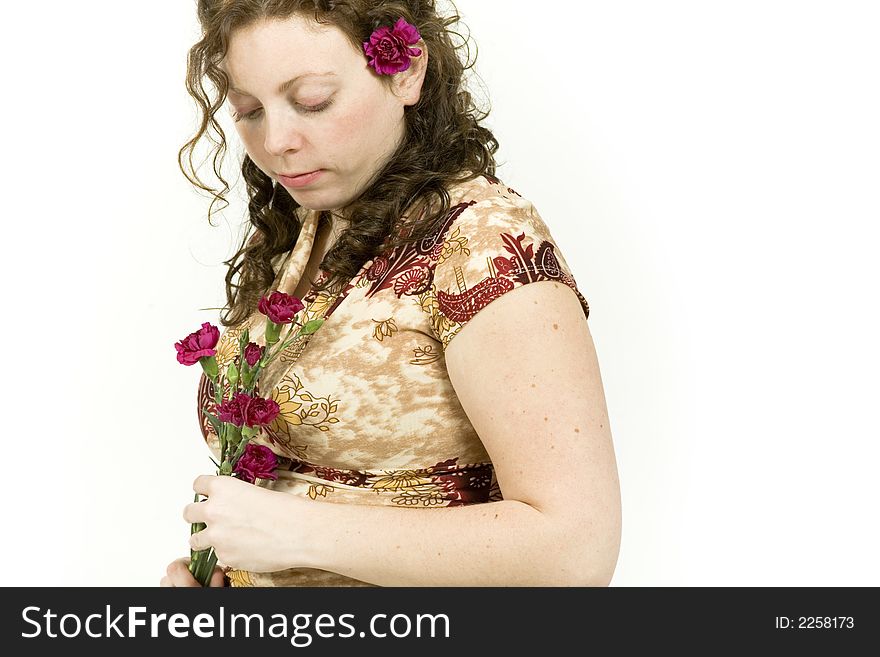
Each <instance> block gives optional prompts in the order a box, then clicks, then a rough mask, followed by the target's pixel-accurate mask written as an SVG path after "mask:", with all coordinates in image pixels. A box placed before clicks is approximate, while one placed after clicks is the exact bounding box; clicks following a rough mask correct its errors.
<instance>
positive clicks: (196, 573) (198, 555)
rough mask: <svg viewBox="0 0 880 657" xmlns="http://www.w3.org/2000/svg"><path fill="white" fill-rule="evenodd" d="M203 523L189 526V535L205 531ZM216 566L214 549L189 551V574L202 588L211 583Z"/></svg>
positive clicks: (195, 500)
mask: <svg viewBox="0 0 880 657" xmlns="http://www.w3.org/2000/svg"><path fill="white" fill-rule="evenodd" d="M193 501H194V502H199V501H200V500H199V494H198V493H196V494H195V497H194V498H193ZM205 527H206V525H205V523H203V522H194V523H192V525H191V526H190V535H192V534H195V533H196V532H200V531H202V530H203V529H205ZM216 565H217V555H216V554H214V548H213V547H210V548H208V549H206V550H192V549H190V551H189V572H190V573H191V574H192V576H193V577H194V578H195V580H196V581H197V582H198V583H199V584H201V585H202V586H208V584H209V583H210V582H211V575H213V574H214V566H216Z"/></svg>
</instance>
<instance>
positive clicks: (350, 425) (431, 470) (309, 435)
mask: <svg viewBox="0 0 880 657" xmlns="http://www.w3.org/2000/svg"><path fill="white" fill-rule="evenodd" d="M449 191H450V198H451V201H452V204H451V208H450V211H449V213H448V214H447V216H446V218H445V221H444V222H442V225H440V227H439V228H438V229H437V230H436V231H435V234H433V235H431V236H430V237H428V238H426V239H424V240H422V241H420V242H419V243H417V244H415V245H407V246H406V247H405V248H401V247H397V248H394V249H389V250H387V251H385V252H383V253H382V254H381V255H379V256H377V257H376V258H374V259H373V260H370V261H368V262H367V263H365V265H364V266H363V267H362V268H361V270H360V271H359V272H358V273H357V274H356V275H355V277H354V278H353V279H352V280H351V281H350V282H349V284H348V285H347V286H346V287H345V288H344V289H343V290H342V292H341V293H339V294H338V295H336V296H332V295H331V294H329V293H327V292H315V290H314V289H312V290H310V291H309V293H308V294H307V295H306V296H305V297H304V298H303V299H302V300H303V303H304V304H305V306H306V307H305V310H304V311H303V313H304V318H301V321H308V320H310V319H314V318H323V319H324V324H323V326H322V327H321V328H320V329H319V330H318V331H317V332H316V333H314V334H313V335H311V336H304V337H302V338H299V340H298V341H297V342H295V343H293V344H292V345H291V346H290V347H288V349H287V350H286V351H285V352H283V353H282V354H280V355H279V356H278V358H276V359H275V361H273V363H272V364H271V365H270V366H269V367H268V368H267V369H266V370H264V371H263V374H262V375H261V378H260V380H259V382H258V387H257V392H258V393H259V394H260V395H262V396H269V395H271V396H272V398H273V399H275V401H276V402H277V403H278V405H279V406H280V408H281V412H280V413H279V415H278V417H277V418H276V420H275V421H274V422H273V424H272V425H271V426H269V427H266V428H265V430H263V431H261V433H260V434H259V435H258V436H257V437H256V438H255V439H254V440H255V442H257V443H260V444H263V445H266V446H268V447H269V448H271V449H272V450H273V451H274V452H275V453H276V454H278V455H279V457H280V467H279V470H278V479H277V481H266V480H262V479H258V480H257V485H261V486H265V487H267V488H271V489H273V490H281V491H285V492H288V493H290V494H292V495H300V496H302V497H304V498H308V499H311V500H315V501H322V502H329V503H334V504H390V505H396V506H400V507H404V508H412V509H417V508H418V509H425V508H437V507H443V506H455V505H463V504H481V503H486V502H492V501H496V500H501V499H502V492H501V490H500V489H499V487H498V483H497V480H496V478H495V475H494V470H493V467H492V462H491V460H490V458H489V455H488V454H487V453H486V450H485V448H484V446H483V444H482V442H481V441H480V437H479V436H478V435H477V433H476V431H475V430H474V428H473V426H472V425H471V423H470V421H469V420H468V417H467V415H466V414H465V412H464V410H463V409H462V407H461V404H460V403H459V401H458V398H457V397H456V394H455V390H454V388H453V387H452V384H451V383H450V381H449V376H448V373H447V371H446V364H445V360H444V356H443V353H444V350H445V349H446V348H447V347H448V346H449V344H450V343H451V341H452V340H454V339H455V337H456V336H457V335H458V334H459V333H460V332H461V330H462V328H463V327H464V326H465V325H466V324H467V322H468V321H470V320H471V319H472V318H473V317H474V316H475V315H476V314H477V313H479V312H480V310H482V309H483V308H485V307H486V306H487V305H488V304H490V303H491V302H492V301H493V300H495V299H497V298H498V297H500V296H501V295H503V294H505V293H507V292H509V291H511V290H513V289H516V288H517V287H520V286H522V285H527V284H529V283H532V282H536V281H542V280H556V281H560V282H562V283H564V284H565V285H567V286H569V287H570V288H571V289H572V291H573V293H574V294H577V297H578V299H579V301H580V303H581V306H582V308H583V311H584V316H585V318H588V317H589V312H590V309H589V305H588V303H587V301H586V299H585V298H584V297H583V296H582V295H581V293H580V291H579V290H578V287H577V284H576V283H575V280H574V278H573V277H572V275H571V271H570V269H569V267H568V265H567V263H566V261H565V258H564V257H563V255H562V253H561V252H560V250H559V248H558V246H557V245H556V243H555V241H554V240H553V238H552V236H551V234H550V231H549V229H548V227H547V225H546V224H545V223H544V221H543V219H542V218H541V217H540V215H539V214H538V212H537V210H536V209H535V207H534V206H533V205H532V203H530V202H529V201H528V200H526V199H525V198H523V197H522V196H521V195H520V194H518V193H517V192H516V191H514V190H513V189H511V188H509V187H507V186H506V185H505V184H504V183H502V182H501V181H500V180H499V179H497V178H494V177H492V176H489V175H481V176H478V177H476V178H474V179H472V180H470V181H467V182H465V183H461V184H459V185H457V186H456V187H455V188H453V189H451V190H449ZM317 220H318V213H317V212H314V211H307V212H305V216H304V223H303V227H302V231H301V233H300V237H299V239H298V241H297V244H296V245H295V246H294V248H293V249H292V251H291V252H289V253H288V254H286V255H285V256H282V257H280V258H279V263H278V265H279V266H278V276H277V277H276V280H275V283H274V287H273V288H272V289H278V290H281V291H284V292H287V293H289V294H292V291H293V290H294V289H295V288H296V285H297V283H298V282H299V280H300V276H301V275H302V272H303V270H304V268H305V265H306V263H307V262H308V260H309V256H310V254H311V248H312V245H313V243H314V238H315V232H316V229H317ZM282 261H283V262H282ZM321 275H322V276H323V275H324V272H321ZM264 322H265V318H264V317H263V316H262V315H260V314H259V313H255V314H254V315H253V316H252V317H251V319H250V320H249V322H248V324H247V327H248V329H249V331H250V338H251V340H252V341H254V342H256V343H257V344H259V345H261V346H262V345H265V326H264ZM243 330H244V327H238V328H233V329H228V330H226V331H224V332H223V333H222V334H221V337H220V342H219V344H218V354H217V360H218V364H219V366H220V369H221V371H222V370H223V369H224V368H225V367H226V366H227V365H228V364H229V362H230V361H231V359H232V358H233V356H234V355H235V350H236V348H237V341H238V338H239V336H240V334H241V333H242V331H243ZM226 394H227V396H228V390H227V391H226ZM213 399H214V390H213V384H212V383H211V381H210V380H208V379H207V377H205V376H204V374H203V375H202V377H201V380H200V383H199V386H198V420H199V426H200V428H201V431H202V436H203V437H204V439H205V441H206V443H207V445H208V447H209V448H210V449H211V451H212V452H213V453H214V456H215V458H216V457H217V456H218V454H219V444H218V439H217V436H216V435H215V434H214V432H213V429H212V428H211V425H210V422H209V421H208V420H207V418H206V417H205V415H204V412H203V409H207V410H209V411H210V412H214V409H215V404H214V401H213ZM227 576H228V578H229V582H230V584H231V585H233V586H373V584H370V583H367V582H362V581H360V580H356V579H353V578H350V577H346V576H343V575H339V574H337V573H332V572H329V571H323V570H318V569H314V568H292V569H288V570H284V571H279V572H273V573H253V572H245V571H239V570H233V571H230V572H229V573H228V575H227Z"/></svg>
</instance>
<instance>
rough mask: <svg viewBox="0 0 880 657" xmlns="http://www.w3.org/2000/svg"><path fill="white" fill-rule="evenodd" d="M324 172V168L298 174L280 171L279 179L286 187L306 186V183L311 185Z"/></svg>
mask: <svg viewBox="0 0 880 657" xmlns="http://www.w3.org/2000/svg"><path fill="white" fill-rule="evenodd" d="M322 173H324V170H323V169H316V170H315V171H309V172H308V173H302V174H300V175H298V176H285V175H283V174H280V173H279V174H278V180H279V182H281V184H282V185H284V186H285V187H294V188H298V187H305V186H306V185H311V184H312V183H313V182H315V181H316V180H317V179H318V178H320V177H321V174H322Z"/></svg>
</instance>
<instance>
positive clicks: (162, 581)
mask: <svg viewBox="0 0 880 657" xmlns="http://www.w3.org/2000/svg"><path fill="white" fill-rule="evenodd" d="M159 586H171V578H170V577H168V575H165V576H164V577H163V578H162V579H160V580H159Z"/></svg>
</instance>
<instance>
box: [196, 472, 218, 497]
mask: <svg viewBox="0 0 880 657" xmlns="http://www.w3.org/2000/svg"><path fill="white" fill-rule="evenodd" d="M216 479H217V475H199V476H198V477H196V480H195V481H194V482H193V490H194V491H195V492H196V493H200V494H202V495H209V489H211V488H212V487H213V485H214V480H216Z"/></svg>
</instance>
